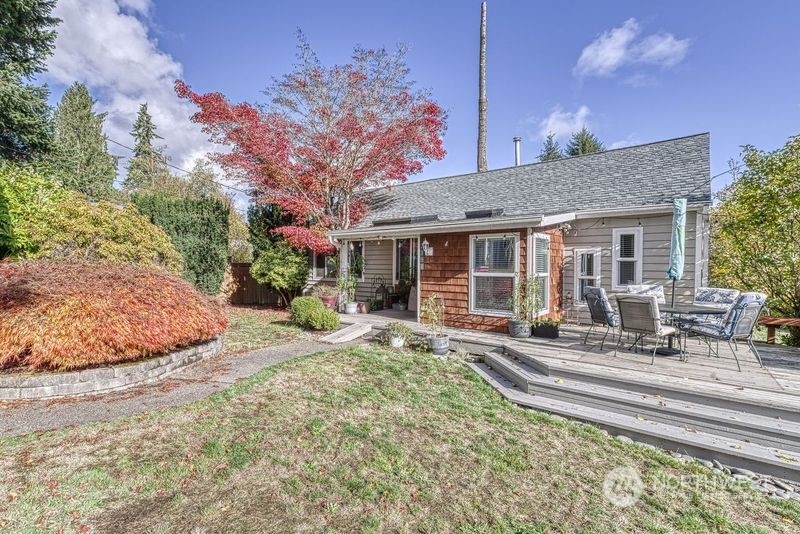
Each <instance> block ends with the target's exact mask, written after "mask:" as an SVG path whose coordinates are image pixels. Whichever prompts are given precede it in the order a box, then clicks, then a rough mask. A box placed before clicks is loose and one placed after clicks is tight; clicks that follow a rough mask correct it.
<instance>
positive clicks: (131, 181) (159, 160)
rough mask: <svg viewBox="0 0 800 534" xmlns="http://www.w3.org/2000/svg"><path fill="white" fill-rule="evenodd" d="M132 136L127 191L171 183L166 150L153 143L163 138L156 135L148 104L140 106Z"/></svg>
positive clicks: (126, 181)
mask: <svg viewBox="0 0 800 534" xmlns="http://www.w3.org/2000/svg"><path fill="white" fill-rule="evenodd" d="M131 135H132V136H133V138H134V144H133V157H132V158H131V161H130V163H129V164H128V175H127V176H126V177H125V182H124V184H123V186H124V187H125V189H126V190H128V191H136V190H142V189H152V188H153V186H158V184H162V183H168V182H170V181H171V180H170V174H169V168H168V167H167V157H166V155H165V154H164V149H163V147H155V146H153V141H154V140H155V139H161V137H160V136H159V135H158V134H157V133H156V125H155V124H154V123H153V117H152V116H151V115H150V112H148V111H147V103H144V104H142V105H141V106H139V112H138V113H137V114H136V122H134V123H133V131H132V132H131Z"/></svg>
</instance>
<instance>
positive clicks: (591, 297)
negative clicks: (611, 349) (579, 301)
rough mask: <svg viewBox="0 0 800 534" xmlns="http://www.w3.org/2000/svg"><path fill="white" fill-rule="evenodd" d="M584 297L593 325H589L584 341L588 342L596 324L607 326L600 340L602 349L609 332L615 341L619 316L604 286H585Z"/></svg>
mask: <svg viewBox="0 0 800 534" xmlns="http://www.w3.org/2000/svg"><path fill="white" fill-rule="evenodd" d="M583 299H584V300H585V301H586V305H587V306H588V307H589V315H590V316H591V318H592V325H591V326H590V327H589V331H588V332H586V337H584V338H583V342H584V343H586V341H587V340H588V339H589V334H591V333H592V331H593V330H594V327H595V326H598V325H599V326H605V327H606V331H605V333H604V334H603V339H601V340H600V350H603V344H604V343H605V342H606V338H607V337H608V333H609V332H611V340H612V341H614V331H615V329H616V328H617V327H618V326H619V318H618V317H617V314H616V313H614V308H612V307H611V303H610V302H609V301H608V296H606V291H605V289H603V288H602V287H591V286H587V287H585V288H584V290H583Z"/></svg>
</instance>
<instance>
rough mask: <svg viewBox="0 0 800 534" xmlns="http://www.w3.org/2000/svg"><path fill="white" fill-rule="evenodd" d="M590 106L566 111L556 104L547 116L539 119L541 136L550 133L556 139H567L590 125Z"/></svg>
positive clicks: (542, 137)
mask: <svg viewBox="0 0 800 534" xmlns="http://www.w3.org/2000/svg"><path fill="white" fill-rule="evenodd" d="M589 115H591V111H590V110H589V108H588V106H580V107H579V108H578V109H577V110H576V111H564V110H563V109H562V108H561V106H556V107H555V108H554V109H553V111H551V112H550V115H548V116H547V117H546V118H544V119H542V120H541V121H539V124H538V127H539V131H538V134H539V138H540V139H544V138H545V137H547V136H548V135H549V134H551V133H552V134H554V135H555V137H556V139H566V138H568V137H569V136H571V135H572V134H573V133H575V132H577V131H578V130H580V129H581V128H583V127H584V126H586V127H587V128H588V127H589Z"/></svg>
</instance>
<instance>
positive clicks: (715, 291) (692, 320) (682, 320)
mask: <svg viewBox="0 0 800 534" xmlns="http://www.w3.org/2000/svg"><path fill="white" fill-rule="evenodd" d="M738 296H739V290H738V289H728V288H725V287H698V288H697V290H695V292H694V301H693V304H699V305H701V306H710V307H713V308H719V309H723V310H728V309H730V307H731V305H732V304H733V303H734V302H735V301H736V297H738ZM720 317H721V316H720V315H697V314H690V315H680V316H677V317H674V318H673V319H674V321H675V323H674V324H676V325H677V326H678V328H680V329H681V330H684V331H685V330H688V329H689V328H690V327H691V326H692V325H693V324H696V323H698V322H699V321H709V322H716V323H719V322H720Z"/></svg>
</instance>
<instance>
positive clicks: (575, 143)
mask: <svg viewBox="0 0 800 534" xmlns="http://www.w3.org/2000/svg"><path fill="white" fill-rule="evenodd" d="M605 149H606V147H605V146H604V145H603V143H601V142H600V140H599V139H598V138H597V136H596V135H594V134H593V133H592V132H590V131H589V130H588V129H587V128H586V126H584V127H583V128H581V129H580V130H578V131H577V132H575V133H574V134H572V137H571V138H570V140H569V143H567V155H568V156H581V155H583V154H593V153H595V152H602V151H604V150H605Z"/></svg>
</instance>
